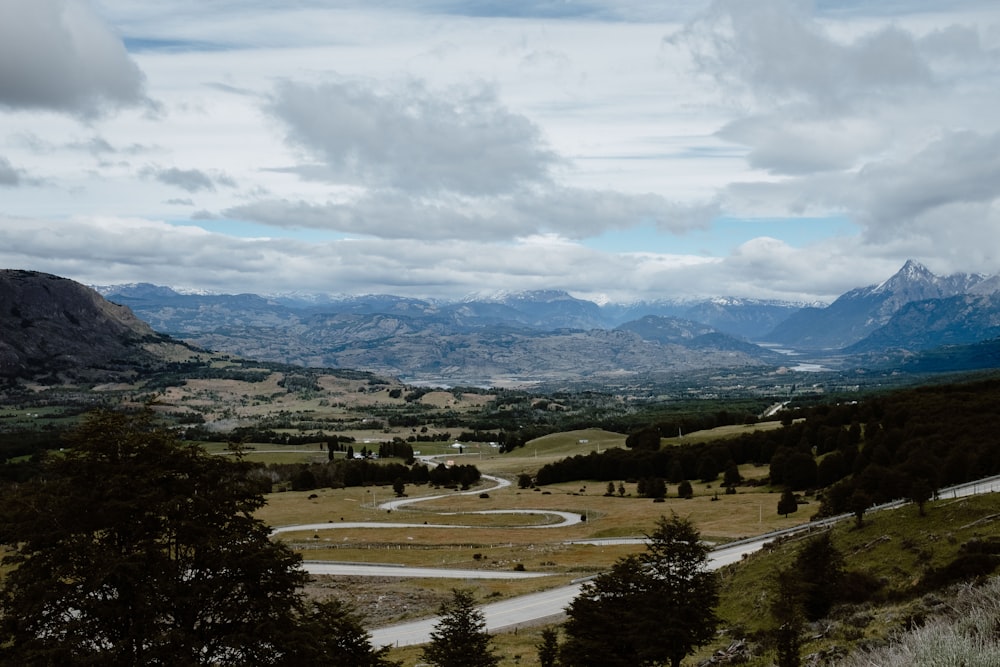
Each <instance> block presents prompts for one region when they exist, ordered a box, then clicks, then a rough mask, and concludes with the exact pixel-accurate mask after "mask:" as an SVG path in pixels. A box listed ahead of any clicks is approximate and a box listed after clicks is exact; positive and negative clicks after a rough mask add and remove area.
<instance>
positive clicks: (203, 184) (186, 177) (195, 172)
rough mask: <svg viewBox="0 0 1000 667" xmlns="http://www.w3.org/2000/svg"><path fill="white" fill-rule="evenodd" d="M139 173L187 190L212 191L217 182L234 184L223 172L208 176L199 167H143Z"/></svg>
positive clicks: (233, 185)
mask: <svg viewBox="0 0 1000 667" xmlns="http://www.w3.org/2000/svg"><path fill="white" fill-rule="evenodd" d="M139 173H140V175H142V176H144V177H147V178H154V179H156V180H157V181H159V182H161V183H165V184H167V185H172V186H174V187H177V188H180V189H181V190H185V191H187V192H198V191H202V190H209V191H212V190H215V186H216V185H217V184H218V185H224V186H227V187H235V186H236V183H235V181H233V179H232V178H230V177H229V176H226V175H225V174H216V175H212V176H210V175H209V174H207V173H206V172H204V171H202V170H200V169H178V168H176V167H169V168H165V169H164V168H160V167H144V168H143V169H142V170H140V172H139Z"/></svg>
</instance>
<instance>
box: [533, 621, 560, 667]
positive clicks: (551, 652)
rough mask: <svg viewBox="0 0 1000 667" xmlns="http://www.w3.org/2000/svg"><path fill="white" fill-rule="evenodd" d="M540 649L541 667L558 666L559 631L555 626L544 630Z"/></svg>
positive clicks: (539, 660) (539, 659) (539, 661)
mask: <svg viewBox="0 0 1000 667" xmlns="http://www.w3.org/2000/svg"><path fill="white" fill-rule="evenodd" d="M536 648H537V649H538V664H539V665H541V667H556V664H557V661H558V659H559V633H558V631H556V630H555V629H553V628H545V629H544V630H542V641H541V642H540V643H539V644H538V646H536Z"/></svg>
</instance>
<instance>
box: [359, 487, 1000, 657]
mask: <svg viewBox="0 0 1000 667" xmlns="http://www.w3.org/2000/svg"><path fill="white" fill-rule="evenodd" d="M997 491H1000V476H997V477H992V478H989V479H984V480H978V481H975V482H970V483H968V484H959V485H957V486H953V487H948V488H946V489H941V490H939V491H938V494H937V495H938V497H939V498H941V499H948V498H960V497H964V496H969V495H976V494H981V493H993V492H997ZM905 502H906V501H896V502H893V503H886V504H885V505H880V506H878V507H876V508H872V509H873V510H878V509H891V508H893V507H898V506H900V505H902V504H905ZM852 517H853V515H851V514H843V515H840V516H835V517H830V518H828V519H822V520H819V521H812V522H810V523H808V524H803V525H801V526H796V527H794V528H786V529H784V530H780V531H775V532H772V533H767V534H764V535H760V536H758V537H754V538H750V539H747V540H741V541H739V542H732V543H729V544H726V545H724V546H721V547H719V548H717V549H714V550H713V551H712V552H711V554H710V555H709V563H708V567H709V569H713V570H714V569H718V568H721V567H724V566H726V565H729V564H731V563H736V562H738V561H740V560H741V559H742V558H743V557H744V556H745V555H747V554H751V553H753V552H755V551H758V550H760V549H761V548H762V547H763V546H764V545H765V544H766V543H768V542H770V541H772V540H774V539H775V538H777V537H781V536H784V535H791V534H794V533H798V532H803V531H808V530H814V529H816V528H822V527H825V526H829V525H832V524H834V523H837V522H838V521H843V520H845V519H849V518H852ZM581 586H582V582H577V583H574V584H571V585H569V586H561V587H559V588H555V589H552V590H548V591H543V592H541V593H532V594H530V595H523V596H519V597H516V598H511V599H509V600H504V601H503V602H495V603H492V604H487V605H484V606H482V607H480V609H481V611H482V612H483V615H484V617H485V619H486V628H487V629H488V630H489V631H491V632H494V631H497V630H502V629H504V628H509V627H511V626H515V625H520V624H525V623H532V622H537V621H539V620H541V619H544V618H550V617H554V616H558V615H560V614H562V613H563V612H564V611H565V609H566V607H567V606H568V605H569V603H570V602H571V601H572V600H573V598H575V597H576V596H577V595H578V594H579V592H580V587H581ZM437 622H438V619H437V618H436V617H431V618H425V619H421V620H419V621H413V622H410V623H402V624H398V625H392V626H387V627H383V628H377V629H375V630H372V633H371V634H372V643H373V644H374V645H375V646H386V645H390V644H391V645H393V646H408V645H412V644H424V643H427V642H428V641H430V633H431V631H432V630H433V629H434V626H435V625H436V624H437Z"/></svg>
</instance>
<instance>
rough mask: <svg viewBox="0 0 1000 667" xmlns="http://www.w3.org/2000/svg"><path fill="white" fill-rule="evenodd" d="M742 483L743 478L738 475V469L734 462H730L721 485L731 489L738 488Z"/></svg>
mask: <svg viewBox="0 0 1000 667" xmlns="http://www.w3.org/2000/svg"><path fill="white" fill-rule="evenodd" d="M742 481H743V477H742V476H741V475H740V469H739V468H738V467H736V464H735V463H734V462H732V461H730V462H729V464H728V465H727V466H726V474H725V475H724V476H723V478H722V485H723V486H725V487H727V488H732V487H734V486H739V484H740V482H742Z"/></svg>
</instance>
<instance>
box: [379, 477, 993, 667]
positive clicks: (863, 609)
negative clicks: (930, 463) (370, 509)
mask: <svg viewBox="0 0 1000 667" xmlns="http://www.w3.org/2000/svg"><path fill="white" fill-rule="evenodd" d="M998 534H1000V500H998V499H997V498H996V497H995V495H991V496H979V497H970V498H964V499H958V500H940V501H936V502H933V503H929V504H928V511H927V516H924V517H921V516H919V515H918V513H917V509H916V508H915V507H913V506H905V507H903V508H901V509H898V510H892V511H886V512H881V513H876V514H871V515H868V516H866V518H865V523H864V525H863V526H862V527H861V528H860V529H859V528H856V527H855V526H854V524H853V522H850V521H848V522H844V523H842V524H839V525H838V526H836V527H835V528H833V529H832V532H831V536H832V539H833V542H834V545H835V546H836V548H837V549H838V550H839V551H840V552H841V553H842V554H843V555H844V558H845V562H846V568H847V569H848V570H852V571H859V572H863V573H865V574H868V575H871V576H873V577H875V578H876V579H877V580H878V581H880V582H882V589H881V590H879V591H873V594H872V599H871V600H870V601H868V602H866V603H864V604H861V605H853V604H852V605H843V606H840V607H835V608H834V609H833V611H832V613H831V614H830V617H829V618H828V619H826V620H824V621H823V622H821V623H818V624H816V625H815V626H814V627H812V628H810V629H809V630H808V633H807V634H808V635H809V637H810V639H809V640H808V641H807V642H806V644H805V646H804V647H803V649H802V655H803V656H804V655H808V654H817V653H821V652H825V653H826V654H827V655H844V654H846V653H848V652H850V651H853V650H857V647H858V646H862V645H867V646H877V645H880V644H882V643H884V642H885V641H886V640H887V639H888V638H889V637H892V636H894V635H895V634H896V633H899V632H901V631H902V630H904V629H906V628H907V627H910V624H911V623H912V622H913V621H914V619H922V618H927V617H929V616H931V615H932V614H934V613H936V612H940V611H941V610H942V609H947V597H946V596H947V593H946V592H945V591H940V592H931V593H923V592H921V591H920V590H919V589H917V588H916V584H917V583H918V582H919V581H920V579H921V577H922V576H923V575H924V574H926V573H928V572H930V571H931V570H932V568H942V567H943V566H945V565H946V564H947V563H949V562H951V561H952V560H953V559H954V558H955V557H956V556H957V555H958V554H959V553H960V551H961V549H962V545H963V544H965V543H967V542H968V541H969V540H973V539H984V538H989V537H996V536H997V535H998ZM804 539H808V538H797V539H793V540H787V541H785V542H782V543H780V544H776V545H774V547H773V549H769V550H767V551H761V552H758V553H756V554H754V555H753V556H751V557H749V558H746V559H744V560H743V561H741V562H740V563H736V564H734V565H731V566H728V567H726V568H724V569H723V570H721V571H720V579H721V582H722V598H721V604H720V606H719V609H718V612H719V615H720V616H721V617H722V619H723V629H724V633H723V634H722V635H720V638H719V640H718V642H716V643H715V644H712V645H709V646H706V647H703V648H702V649H700V650H699V651H698V652H697V653H696V654H694V655H692V656H691V657H689V658H688V659H687V660H686V661H685V662H684V664H685V665H693V664H697V663H698V662H699V661H700V660H703V659H706V658H707V657H709V656H710V655H711V654H712V652H713V651H715V650H716V649H719V648H724V647H725V646H726V645H727V644H728V643H729V642H730V641H731V640H732V639H741V638H748V639H750V640H751V644H752V646H753V650H754V657H753V658H752V659H751V661H750V662H749V663H745V664H747V665H748V666H749V667H766V666H770V665H773V664H774V660H775V656H774V654H773V651H772V650H771V649H769V648H768V647H767V645H766V644H762V643H760V642H758V641H755V640H754V638H755V637H757V636H759V633H762V632H764V631H766V630H768V629H769V628H770V626H771V620H770V614H769V612H768V605H769V603H770V600H771V595H772V592H771V591H772V578H773V573H774V572H775V571H776V570H778V569H779V568H781V567H786V566H788V565H789V564H790V563H791V562H792V561H793V559H794V556H795V554H796V552H797V550H798V549H800V548H801V546H802V544H803V540H804ZM439 585H440V584H439ZM454 586H455V587H459V588H469V586H466V585H465V584H464V582H459V583H457V584H455V585H454ZM967 587H968V586H967V584H966V585H963V586H962V587H961V588H963V589H964V588H967ZM472 590H474V592H475V593H476V595H477V600H480V601H481V602H488V601H490V599H491V596H493V595H494V593H492V592H491V591H490V590H486V589H477V588H472ZM438 597H439V598H440V599H444V597H446V595H445V592H444V591H442V592H441V593H440V594H439V596H438ZM544 627H546V626H545V625H544V624H540V625H538V626H533V627H527V628H518V629H517V630H516V631H513V630H512V631H508V632H503V633H500V634H497V635H495V636H494V646H495V647H496V649H497V653H498V654H499V655H500V656H501V662H500V664H501V665H521V666H525V667H528V666H534V665H538V664H539V662H538V656H537V649H536V647H537V645H538V644H539V643H540V640H541V630H542V629H543V628H544ZM552 627H558V626H552ZM419 655H420V647H405V648H398V649H394V650H393V651H392V653H391V657H392V658H393V659H396V660H400V661H401V662H402V664H403V665H406V666H410V665H416V664H419V663H420V660H419ZM942 664H951V663H942Z"/></svg>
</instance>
